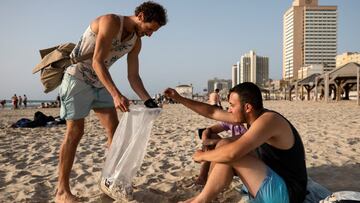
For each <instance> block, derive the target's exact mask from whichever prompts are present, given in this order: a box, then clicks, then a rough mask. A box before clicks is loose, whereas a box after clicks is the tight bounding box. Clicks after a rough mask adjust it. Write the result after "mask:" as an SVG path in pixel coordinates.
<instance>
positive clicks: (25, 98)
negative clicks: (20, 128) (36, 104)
mask: <svg viewBox="0 0 360 203" xmlns="http://www.w3.org/2000/svg"><path fill="white" fill-rule="evenodd" d="M23 104H24V108H26V107H27V97H26V94H24V99H23Z"/></svg>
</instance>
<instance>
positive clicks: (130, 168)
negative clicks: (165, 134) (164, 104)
mask: <svg viewBox="0 0 360 203" xmlns="http://www.w3.org/2000/svg"><path fill="white" fill-rule="evenodd" d="M160 113H161V108H146V107H144V106H140V105H136V106H134V105H132V106H130V112H127V113H124V115H123V116H122V118H121V120H120V122H119V125H118V127H117V129H116V131H115V134H114V138H113V141H112V144H111V146H110V148H109V151H108V154H107V156H106V161H105V165H104V168H103V170H102V174H101V180H100V189H101V190H102V191H103V192H105V193H106V194H107V195H109V196H110V197H112V198H113V199H116V200H120V199H124V198H126V199H128V200H131V199H132V185H131V181H132V179H133V177H134V176H135V175H136V173H137V171H138V170H139V168H140V166H141V164H142V161H143V159H144V156H145V152H146V146H147V143H148V140H149V137H150V133H151V128H152V126H153V121H154V120H155V119H156V118H157V117H158V116H159V115H160Z"/></svg>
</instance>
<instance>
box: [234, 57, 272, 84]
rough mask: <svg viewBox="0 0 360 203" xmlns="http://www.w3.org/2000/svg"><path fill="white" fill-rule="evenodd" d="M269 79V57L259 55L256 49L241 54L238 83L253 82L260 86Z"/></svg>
mask: <svg viewBox="0 0 360 203" xmlns="http://www.w3.org/2000/svg"><path fill="white" fill-rule="evenodd" d="M268 80H269V58H268V57H265V56H257V55H256V54H255V52H254V51H250V52H249V53H246V54H245V55H243V56H241V59H240V64H239V67H238V83H243V82H253V83H255V84H257V85H259V86H264V85H265V83H266V82H267V81H268Z"/></svg>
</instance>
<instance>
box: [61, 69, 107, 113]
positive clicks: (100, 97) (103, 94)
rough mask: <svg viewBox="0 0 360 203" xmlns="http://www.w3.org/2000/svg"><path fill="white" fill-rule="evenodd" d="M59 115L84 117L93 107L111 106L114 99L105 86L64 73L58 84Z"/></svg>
mask: <svg viewBox="0 0 360 203" xmlns="http://www.w3.org/2000/svg"><path fill="white" fill-rule="evenodd" d="M59 94H60V100H61V107H60V117H61V118H62V119H65V120H77V119H81V118H85V117H86V116H87V115H88V114H89V112H90V110H91V109H93V108H112V107H114V101H113V98H112V97H111V95H110V94H109V92H108V91H107V90H106V89H105V88H96V87H93V86H91V85H88V84H86V83H85V82H84V81H82V80H79V79H77V78H76V77H74V76H72V75H70V74H68V73H65V74H64V78H63V80H62V83H61V85H60V90H59Z"/></svg>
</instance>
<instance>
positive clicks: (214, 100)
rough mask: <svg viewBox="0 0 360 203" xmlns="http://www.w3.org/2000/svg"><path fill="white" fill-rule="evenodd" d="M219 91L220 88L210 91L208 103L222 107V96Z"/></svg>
mask: <svg viewBox="0 0 360 203" xmlns="http://www.w3.org/2000/svg"><path fill="white" fill-rule="evenodd" d="M219 92H220V90H219V89H218V88H216V89H215V90H214V92H212V93H210V95H209V102H208V103H209V104H210V105H213V106H217V107H219V108H222V106H221V98H220V95H219Z"/></svg>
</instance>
